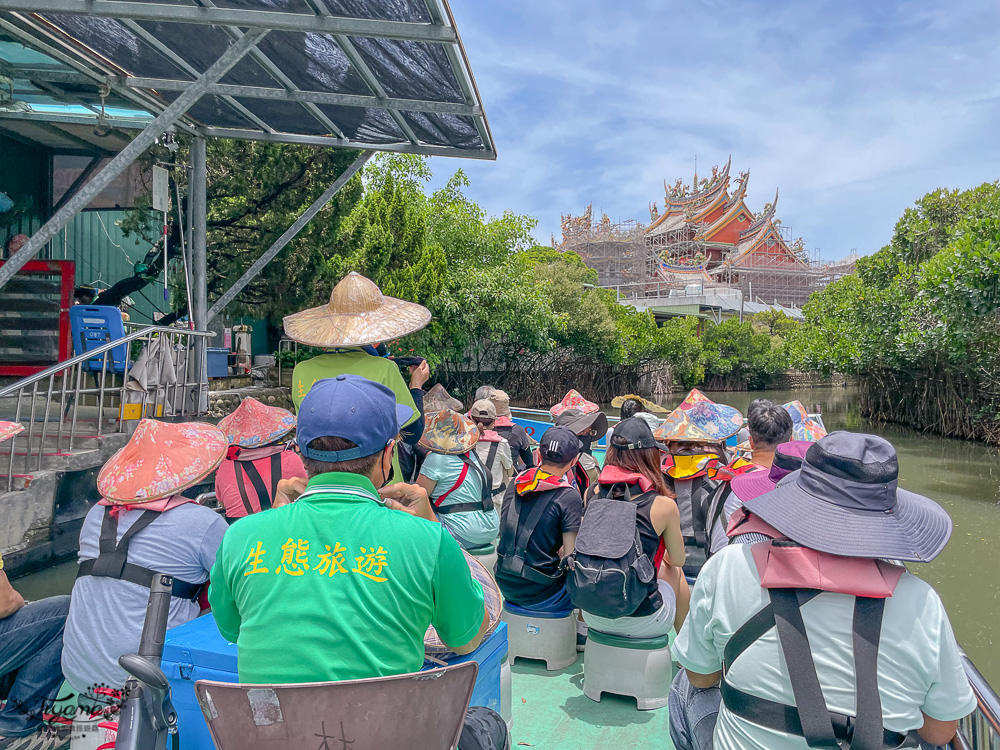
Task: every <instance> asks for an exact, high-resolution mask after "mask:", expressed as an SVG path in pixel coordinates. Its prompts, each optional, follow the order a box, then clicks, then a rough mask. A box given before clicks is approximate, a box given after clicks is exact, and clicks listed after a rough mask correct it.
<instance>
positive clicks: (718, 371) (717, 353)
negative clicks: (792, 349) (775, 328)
mask: <svg viewBox="0 0 1000 750" xmlns="http://www.w3.org/2000/svg"><path fill="white" fill-rule="evenodd" d="M702 351H703V354H702V356H703V360H704V368H705V384H706V385H707V386H708V387H709V388H712V387H717V388H741V389H742V388H747V389H750V390H754V389H758V388H764V387H765V386H767V385H768V383H770V381H771V380H772V379H773V378H774V376H775V375H777V374H778V372H780V371H781V370H782V369H784V366H783V364H784V363H783V362H782V357H781V350H780V348H779V349H776V348H775V347H774V346H773V345H772V340H771V336H770V334H768V333H766V332H763V331H758V330H756V328H755V327H754V324H753V323H752V322H750V321H749V320H747V321H744V322H742V323H741V322H740V320H739V318H730V319H729V320H726V321H723V322H722V323H720V324H719V325H714V326H711V327H710V328H709V329H708V330H706V331H705V333H704V334H703V335H702Z"/></svg>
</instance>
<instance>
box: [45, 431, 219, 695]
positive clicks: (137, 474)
mask: <svg viewBox="0 0 1000 750" xmlns="http://www.w3.org/2000/svg"><path fill="white" fill-rule="evenodd" d="M228 448H229V441H228V440H226V435H225V433H224V432H222V430H220V429H219V428H218V427H215V426H213V425H210V424H202V423H199V422H184V423H179V424H173V423H168V422H158V421H156V420H152V419H143V420H142V421H141V422H139V425H138V426H137V427H136V429H135V433H134V434H133V435H132V437H131V439H130V440H129V441H128V443H127V444H126V445H125V447H124V448H122V449H121V450H120V451H118V452H117V453H116V454H115V455H114V456H112V457H111V458H110V459H109V460H108V462H107V463H106V464H104V467H103V468H102V469H101V472H100V474H99V475H98V477H97V490H98V492H99V493H100V494H101V497H102V500H101V501H100V503H99V504H98V505H96V506H94V507H93V508H91V509H90V512H89V513H87V517H86V518H85V519H84V521H83V527H82V528H81V529H80V567H79V570H78V571H77V579H76V583H74V585H73V594H72V601H71V604H70V610H69V619H68V620H67V622H66V633H65V636H64V646H63V654H62V669H63V674H64V675H66V680H67V681H68V682H69V684H70V685H71V686H72V687H73V689H74V690H76V691H77V692H78V693H81V694H84V695H88V696H90V695H92V692H93V689H94V688H95V687H98V686H101V685H103V686H106V687H110V688H113V689H121V688H122V687H123V686H124V684H125V680H126V679H127V675H126V673H125V671H124V670H123V669H122V668H121V667H120V666H119V665H118V657H119V656H122V655H123V654H134V653H136V652H137V650H138V648H139V637H140V634H141V633H142V625H143V621H144V620H145V616H146V604H147V602H148V600H149V584H150V582H151V581H152V578H153V575H154V574H155V573H162V574H165V575H170V576H173V578H174V596H173V598H172V599H171V601H170V614H169V616H168V618H167V627H168V628H173V627H176V626H178V625H182V624H183V623H185V622H187V621H188V620H192V619H194V618H195V617H197V616H198V613H199V612H200V611H201V605H200V604H199V603H198V597H199V595H200V594H201V593H202V592H203V590H204V584H205V583H206V581H208V574H209V571H210V570H211V569H212V564H213V563H214V562H215V553H216V550H217V549H218V547H219V543H220V541H221V540H222V536H223V534H225V532H226V529H227V528H228V526H227V525H226V522H225V520H224V519H223V518H222V517H221V516H220V515H219V514H218V513H216V512H215V511H213V510H211V509H210V508H206V507H205V506H203V505H199V504H198V503H197V502H196V501H195V500H193V499H191V498H188V497H185V496H184V495H183V494H181V493H183V492H184V491H185V490H188V489H189V488H192V487H193V486H194V485H197V484H200V483H202V482H204V481H206V480H207V479H208V478H209V477H210V475H211V474H212V472H213V471H215V469H216V467H217V466H218V465H219V464H220V463H221V462H222V459H223V458H225V456H226V451H227V450H228ZM123 556H124V558H125V562H126V563H127V564H126V565H125V566H124V567H122V565H121V559H122V557H123Z"/></svg>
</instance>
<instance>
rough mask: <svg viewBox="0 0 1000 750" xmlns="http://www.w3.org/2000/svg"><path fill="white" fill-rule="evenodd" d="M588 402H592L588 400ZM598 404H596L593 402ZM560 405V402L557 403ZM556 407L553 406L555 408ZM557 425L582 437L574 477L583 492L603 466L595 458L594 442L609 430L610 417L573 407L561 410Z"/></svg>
mask: <svg viewBox="0 0 1000 750" xmlns="http://www.w3.org/2000/svg"><path fill="white" fill-rule="evenodd" d="M587 403H588V404H589V403H590V402H587ZM592 405H593V406H596V404H592ZM557 406H559V404H557ZM554 408H556V407H553V409H554ZM555 423H556V424H557V425H561V426H563V427H569V429H571V430H572V431H573V432H574V433H576V436H577V437H578V438H580V443H581V448H580V460H579V461H578V462H577V464H576V466H574V467H573V479H574V482H575V484H576V485H577V487H579V488H580V492H581V494H586V492H587V489H588V488H589V487H590V486H591V485H592V484H593V483H594V482H595V481H597V475H598V474H599V473H600V470H601V467H600V465H599V464H598V463H597V459H596V458H594V454H593V447H594V443H595V442H597V441H598V440H600V439H601V438H602V437H603V436H604V435H605V434H606V433H607V431H608V417H607V415H606V414H605V413H604V412H603V411H600V410H599V409H598V410H593V409H591V410H589V411H586V412H585V411H583V410H582V409H579V408H576V407H573V408H568V409H562V410H560V412H559V414H558V415H556V422H555Z"/></svg>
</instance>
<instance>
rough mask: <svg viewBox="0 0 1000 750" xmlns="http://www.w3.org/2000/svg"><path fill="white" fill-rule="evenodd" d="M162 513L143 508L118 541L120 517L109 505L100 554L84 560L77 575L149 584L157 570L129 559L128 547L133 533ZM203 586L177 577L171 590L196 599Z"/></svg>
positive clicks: (78, 576) (176, 594)
mask: <svg viewBox="0 0 1000 750" xmlns="http://www.w3.org/2000/svg"><path fill="white" fill-rule="evenodd" d="M159 516H160V513H159V512H157V511H155V510H146V511H143V513H142V515H141V516H139V517H138V518H137V519H136V520H135V522H134V523H133V524H132V525H131V526H130V527H129V529H128V531H126V532H125V533H124V534H122V538H121V540H120V541H116V540H117V537H118V519H117V518H115V517H114V516H112V515H111V508H110V507H109V508H107V509H106V510H105V512H104V520H103V521H102V522H101V537H100V542H99V547H98V549H99V554H98V556H97V557H96V558H91V559H89V560H84V561H83V562H81V563H80V565H79V567H78V568H77V572H76V577H77V578H83V577H84V576H95V577H97V578H113V579H116V580H120V581H129V582H130V583H136V584H139V585H140V586H145V587H146V588H149V586H150V584H151V583H152V581H153V576H155V575H157V573H156V571H154V570H150V569H149V568H143V567H141V566H139V565H133V564H132V563H130V562H129V561H128V548H129V544H130V543H131V541H132V537H134V536H135V535H136V534H138V533H139V532H140V531H142V530H143V529H145V528H146V527H147V526H149V525H150V524H151V523H153V521H155V520H156V519H157V518H159ZM204 586H205V584H203V583H188V582H187V581H182V580H180V579H179V578H174V586H173V590H172V592H171V594H172V595H173V596H176V597H178V598H180V599H195V598H196V597H197V596H198V594H199V593H200V592H201V590H202V589H203V588H204Z"/></svg>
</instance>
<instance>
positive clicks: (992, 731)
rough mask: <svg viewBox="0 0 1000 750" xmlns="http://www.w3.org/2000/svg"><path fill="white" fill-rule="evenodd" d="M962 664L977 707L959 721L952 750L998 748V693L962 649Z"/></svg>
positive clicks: (999, 702) (999, 747)
mask: <svg viewBox="0 0 1000 750" xmlns="http://www.w3.org/2000/svg"><path fill="white" fill-rule="evenodd" d="M962 666H964V667H965V674H966V676H967V677H968V678H969V684H970V685H972V692H973V693H974V694H975V696H976V703H977V706H976V710H975V711H973V712H972V713H971V714H969V715H968V716H966V717H965V718H964V719H962V720H961V721H960V722H959V723H958V737H956V738H955V741H954V742H953V743H952V746H953V747H954V748H955V750H1000V696H997V694H996V692H995V691H994V690H993V688H992V687H990V684H989V683H988V682H987V681H986V678H985V677H983V675H982V674H981V673H980V671H979V670H978V669H976V665H975V664H973V663H972V660H971V659H969V657H968V656H967V655H966V654H965V652H964V651H963V652H962Z"/></svg>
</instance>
